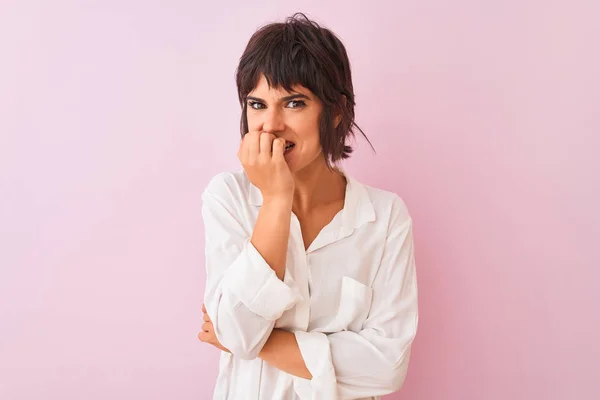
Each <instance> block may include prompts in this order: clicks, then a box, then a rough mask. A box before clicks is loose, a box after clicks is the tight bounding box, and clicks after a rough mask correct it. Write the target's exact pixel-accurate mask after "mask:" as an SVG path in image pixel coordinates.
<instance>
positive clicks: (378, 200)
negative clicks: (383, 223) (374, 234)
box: [362, 184, 412, 226]
mask: <svg viewBox="0 0 600 400" xmlns="http://www.w3.org/2000/svg"><path fill="white" fill-rule="evenodd" d="M362 185H363V187H364V188H365V189H366V192H367V194H368V195H369V198H370V200H371V203H372V204H373V209H374V211H375V215H376V216H377V218H378V219H379V218H382V219H385V220H387V222H388V225H396V226H398V225H405V224H407V223H409V222H411V220H412V219H411V215H410V213H409V210H408V207H407V205H406V203H405V201H404V199H403V198H402V197H401V196H400V195H399V194H398V193H395V192H392V191H389V190H385V189H381V188H377V187H373V186H369V185H365V184H362Z"/></svg>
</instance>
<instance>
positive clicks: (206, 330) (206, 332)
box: [198, 304, 231, 353]
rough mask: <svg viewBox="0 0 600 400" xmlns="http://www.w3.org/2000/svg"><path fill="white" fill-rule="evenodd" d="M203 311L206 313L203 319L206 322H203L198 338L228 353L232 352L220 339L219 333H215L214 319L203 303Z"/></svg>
mask: <svg viewBox="0 0 600 400" xmlns="http://www.w3.org/2000/svg"><path fill="white" fill-rule="evenodd" d="M202 312H203V313H204V315H203V316H202V319H204V324H202V332H200V333H198V339H200V341H202V342H204V343H208V344H212V345H213V346H215V347H216V348H218V349H220V350H222V351H226V352H227V353H231V352H230V351H229V350H228V349H226V348H225V347H224V346H223V345H222V344H221V343H220V342H219V341H218V340H217V335H215V329H214V327H213V324H212V321H211V320H210V317H209V316H208V313H207V312H206V307H204V304H202Z"/></svg>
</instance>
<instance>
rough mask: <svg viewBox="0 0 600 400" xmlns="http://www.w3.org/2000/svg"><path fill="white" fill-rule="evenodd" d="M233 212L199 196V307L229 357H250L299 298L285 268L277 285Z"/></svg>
mask: <svg viewBox="0 0 600 400" xmlns="http://www.w3.org/2000/svg"><path fill="white" fill-rule="evenodd" d="M236 214H237V213H235V212H234V211H233V210H232V207H230V206H228V205H227V204H226V202H225V201H223V200H222V199H221V198H220V197H219V196H217V195H215V194H212V193H209V192H207V191H205V192H204V193H203V194H202V218H203V220H204V228H205V243H206V245H205V256H206V257H205V260H206V273H207V274H206V291H205V295H204V304H205V306H206V310H207V312H208V315H209V317H210V318H211V321H212V323H213V326H214V329H215V334H216V336H217V339H218V340H219V342H220V343H221V344H222V345H223V346H225V347H226V348H227V349H229V350H230V351H231V352H232V353H233V354H234V355H236V356H239V357H241V358H244V359H253V358H255V357H256V356H257V355H258V353H259V352H260V350H261V349H262V347H263V346H264V344H265V342H266V341H267V339H268V338H269V335H270V334H271V331H272V330H273V327H274V325H275V321H276V320H277V319H278V318H279V317H281V315H282V314H283V313H284V312H285V311H286V310H289V309H290V308H292V307H293V306H294V305H295V304H296V303H297V302H298V301H299V300H300V299H301V298H302V296H301V295H300V291H299V289H298V287H297V285H296V283H295V282H294V280H293V278H292V276H291V274H290V273H289V271H287V269H286V271H285V275H284V280H283V281H281V280H280V279H279V278H278V277H277V275H276V274H275V271H273V269H272V268H271V267H270V266H269V264H267V262H266V261H265V260H264V258H263V257H262V256H261V254H260V253H259V252H258V250H257V249H256V248H255V247H254V246H253V245H252V243H251V241H250V238H251V232H248V231H247V229H245V228H244V226H243V224H242V223H240V218H239V217H238V215H236Z"/></svg>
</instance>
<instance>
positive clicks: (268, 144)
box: [260, 132, 275, 156]
mask: <svg viewBox="0 0 600 400" xmlns="http://www.w3.org/2000/svg"><path fill="white" fill-rule="evenodd" d="M274 139H275V135H273V134H271V133H266V132H263V133H261V134H260V154H265V155H268V156H271V152H272V151H273V140H274Z"/></svg>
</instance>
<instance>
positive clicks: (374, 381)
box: [294, 203, 418, 400]
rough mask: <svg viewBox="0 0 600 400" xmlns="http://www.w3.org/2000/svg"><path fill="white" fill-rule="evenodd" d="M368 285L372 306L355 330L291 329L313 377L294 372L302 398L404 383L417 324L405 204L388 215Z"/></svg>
mask: <svg viewBox="0 0 600 400" xmlns="http://www.w3.org/2000/svg"><path fill="white" fill-rule="evenodd" d="M402 204H403V203H402ZM372 287H373V302H372V305H371V309H370V311H369V315H368V317H367V319H366V320H365V322H364V324H363V327H362V330H360V331H359V332H352V331H341V332H335V333H331V334H324V333H321V332H303V331H297V332H295V336H296V340H297V342H298V346H299V348H300V352H301V354H302V357H303V359H304V361H305V364H306V367H307V368H308V370H309V371H310V373H311V374H312V377H313V378H312V380H307V379H303V378H299V377H294V380H295V382H294V384H295V386H296V390H297V392H298V394H299V396H300V398H301V399H303V400H304V399H324V400H325V399H356V398H364V397H371V396H382V395H385V394H389V393H392V392H395V391H397V390H399V389H400V387H401V386H402V384H403V383H404V380H405V377H406V372H407V368H408V361H409V357H410V350H411V344H412V342H413V340H414V337H415V335H416V331H417V325H418V312H417V280H416V271H415V259H414V244H413V235H412V220H411V218H410V217H409V216H408V214H407V212H406V210H405V209H401V210H400V211H399V212H397V213H396V216H395V217H392V219H391V223H390V226H389V228H388V234H387V237H386V242H385V248H384V253H383V257H382V261H381V264H380V267H379V271H378V272H377V275H376V277H375V280H374V282H373V285H372Z"/></svg>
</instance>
